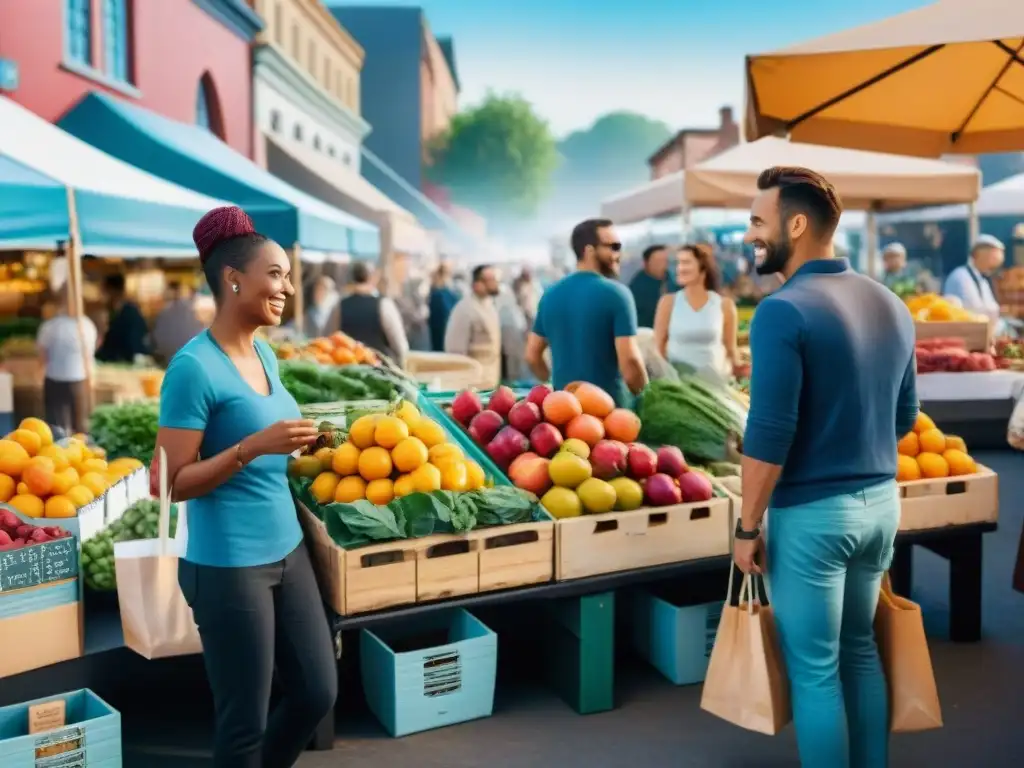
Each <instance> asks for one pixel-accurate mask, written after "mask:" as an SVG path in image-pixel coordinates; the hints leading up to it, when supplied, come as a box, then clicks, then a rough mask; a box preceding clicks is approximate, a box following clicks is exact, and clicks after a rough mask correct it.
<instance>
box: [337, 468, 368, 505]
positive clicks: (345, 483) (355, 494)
mask: <svg viewBox="0 0 1024 768" xmlns="http://www.w3.org/2000/svg"><path fill="white" fill-rule="evenodd" d="M365 498H366V481H365V480H363V478H361V477H360V476H359V475H350V476H349V477H343V478H341V480H340V481H338V487H337V489H335V491H334V500H335V501H338V502H341V503H342V504H351V503H352V502H353V501H359V500H360V499H365Z"/></svg>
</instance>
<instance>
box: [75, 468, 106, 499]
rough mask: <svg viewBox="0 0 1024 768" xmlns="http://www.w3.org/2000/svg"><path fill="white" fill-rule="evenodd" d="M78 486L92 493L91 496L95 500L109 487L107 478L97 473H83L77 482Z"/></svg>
mask: <svg viewBox="0 0 1024 768" xmlns="http://www.w3.org/2000/svg"><path fill="white" fill-rule="evenodd" d="M78 484H79V485H81V486H84V487H86V488H88V489H89V490H90V491H92V495H93V496H94V497H96V498H97V499H98V498H99V497H100V496H102V495H103V494H104V493H106V492H107V489H108V488H109V487H110V483H109V482H108V481H107V478H106V477H104V476H103V475H102V474H100V473H99V472H83V473H82V479H81V480H79V481H78Z"/></svg>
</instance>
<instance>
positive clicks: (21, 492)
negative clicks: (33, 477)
mask: <svg viewBox="0 0 1024 768" xmlns="http://www.w3.org/2000/svg"><path fill="white" fill-rule="evenodd" d="M15 490H16V491H17V493H16V494H15V495H17V496H25V495H27V494H29V493H31V491H30V490H29V489H28V486H27V485H26V484H25V483H18V487H17V488H16V489H15Z"/></svg>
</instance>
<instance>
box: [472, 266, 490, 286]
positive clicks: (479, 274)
mask: <svg viewBox="0 0 1024 768" xmlns="http://www.w3.org/2000/svg"><path fill="white" fill-rule="evenodd" d="M490 268H491V265H490V264H479V265H477V266H475V267H473V276H472V280H473V284H474V285H475V284H476V283H479V282H480V281H481V280H483V279H484V272H486V271H487V270H488V269H490Z"/></svg>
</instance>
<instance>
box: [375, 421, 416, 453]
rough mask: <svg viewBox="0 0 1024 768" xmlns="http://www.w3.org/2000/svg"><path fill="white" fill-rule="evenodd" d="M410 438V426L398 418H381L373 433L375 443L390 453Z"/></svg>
mask: <svg viewBox="0 0 1024 768" xmlns="http://www.w3.org/2000/svg"><path fill="white" fill-rule="evenodd" d="M408 436H409V425H408V424H406V423H405V422H404V421H402V420H401V419H400V418H398V417H397V416H381V417H380V419H378V420H377V427H376V429H375V430H374V433H373V441H374V442H375V443H376V444H377V445H379V446H380V447H381V448H387V449H388V450H389V451H390V450H391V449H392V448H394V447H395V446H396V445H398V444H399V443H400V442H402V441H403V440H405V438H407V437H408Z"/></svg>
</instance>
